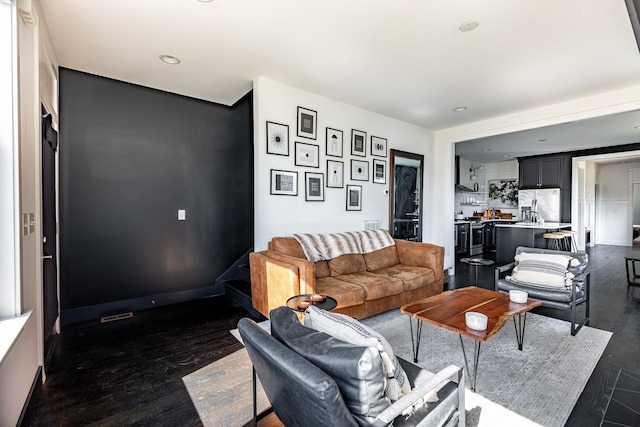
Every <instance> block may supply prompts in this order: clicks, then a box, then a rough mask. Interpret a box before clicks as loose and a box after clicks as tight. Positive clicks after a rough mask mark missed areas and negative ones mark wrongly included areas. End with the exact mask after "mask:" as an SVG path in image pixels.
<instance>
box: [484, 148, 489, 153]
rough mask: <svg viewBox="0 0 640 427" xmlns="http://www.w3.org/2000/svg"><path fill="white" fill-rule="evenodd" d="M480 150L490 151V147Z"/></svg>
mask: <svg viewBox="0 0 640 427" xmlns="http://www.w3.org/2000/svg"><path fill="white" fill-rule="evenodd" d="M482 151H484V152H485V153H486V152H489V151H491V148H483V149H482Z"/></svg>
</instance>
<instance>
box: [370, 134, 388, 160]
mask: <svg viewBox="0 0 640 427" xmlns="http://www.w3.org/2000/svg"><path fill="white" fill-rule="evenodd" d="M371 155H372V156H378V157H387V139H386V138H380V137H378V136H373V135H371Z"/></svg>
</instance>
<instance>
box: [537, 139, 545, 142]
mask: <svg viewBox="0 0 640 427" xmlns="http://www.w3.org/2000/svg"><path fill="white" fill-rule="evenodd" d="M538 141H539V142H545V141H546V139H539V140H538Z"/></svg>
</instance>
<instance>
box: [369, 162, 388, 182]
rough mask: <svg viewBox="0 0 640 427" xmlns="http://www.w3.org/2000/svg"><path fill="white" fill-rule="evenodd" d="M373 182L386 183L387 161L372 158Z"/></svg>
mask: <svg viewBox="0 0 640 427" xmlns="http://www.w3.org/2000/svg"><path fill="white" fill-rule="evenodd" d="M372 176H373V182H374V184H386V183H387V161H386V160H380V159H373V173H372Z"/></svg>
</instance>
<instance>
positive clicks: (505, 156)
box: [502, 154, 511, 159]
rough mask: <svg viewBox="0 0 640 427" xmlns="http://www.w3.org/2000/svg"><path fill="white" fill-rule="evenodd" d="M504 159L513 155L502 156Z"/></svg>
mask: <svg viewBox="0 0 640 427" xmlns="http://www.w3.org/2000/svg"><path fill="white" fill-rule="evenodd" d="M502 157H504V158H505V159H506V158H509V157H511V155H510V154H505V155H504V156H502Z"/></svg>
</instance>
